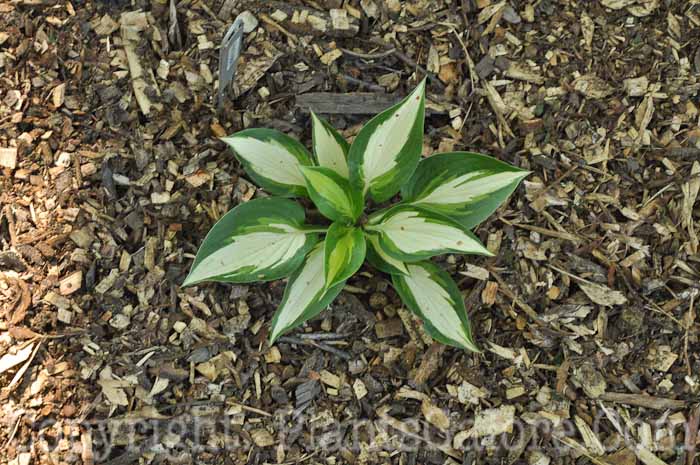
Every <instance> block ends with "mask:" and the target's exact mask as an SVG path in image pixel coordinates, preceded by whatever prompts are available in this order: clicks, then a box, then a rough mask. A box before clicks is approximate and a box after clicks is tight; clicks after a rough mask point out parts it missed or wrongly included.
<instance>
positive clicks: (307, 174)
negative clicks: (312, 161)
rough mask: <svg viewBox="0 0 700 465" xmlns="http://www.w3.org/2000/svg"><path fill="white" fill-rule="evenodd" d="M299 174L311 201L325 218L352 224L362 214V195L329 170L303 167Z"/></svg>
mask: <svg viewBox="0 0 700 465" xmlns="http://www.w3.org/2000/svg"><path fill="white" fill-rule="evenodd" d="M301 172H302V174H303V175H304V178H305V179H306V187H307V191H308V192H309V196H310V197H311V200H313V202H314V204H315V205H316V206H317V207H318V210H319V211H320V212H321V213H322V214H323V216H325V217H326V218H330V219H331V220H333V221H345V222H350V223H351V222H353V221H355V220H356V219H357V218H358V217H359V216H360V215H361V214H362V207H363V201H362V195H361V194H360V193H359V192H358V191H357V190H355V189H352V188H351V186H350V182H349V181H348V180H347V179H345V178H344V177H342V176H341V175H339V174H338V173H336V172H335V171H333V170H332V169H330V168H323V167H320V166H304V167H302V168H301Z"/></svg>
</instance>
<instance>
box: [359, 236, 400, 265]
mask: <svg viewBox="0 0 700 465" xmlns="http://www.w3.org/2000/svg"><path fill="white" fill-rule="evenodd" d="M365 239H366V240H367V261H368V262H369V263H370V264H371V265H372V266H373V267H375V268H376V269H378V270H379V271H383V272H384V273H389V274H408V270H407V269H406V264H405V263H404V262H402V261H401V260H397V259H395V258H394V257H392V256H391V255H389V254H388V253H386V251H385V250H384V249H383V248H382V246H381V245H380V244H379V236H377V235H376V234H366V235H365Z"/></svg>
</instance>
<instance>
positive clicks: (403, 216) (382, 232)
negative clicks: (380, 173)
mask: <svg viewBox="0 0 700 465" xmlns="http://www.w3.org/2000/svg"><path fill="white" fill-rule="evenodd" d="M365 229H366V230H367V231H368V232H369V234H377V235H378V240H379V244H380V246H381V247H382V249H383V250H384V251H385V252H386V254H387V255H390V256H391V257H394V258H395V259H397V260H401V261H405V262H415V261H418V260H423V259H425V258H429V257H432V256H435V255H439V254H443V253H465V254H466V253H468V254H478V255H489V256H490V255H493V254H492V253H491V252H489V251H488V249H486V247H484V246H483V244H481V242H480V241H479V239H478V238H477V237H476V236H475V235H474V234H473V233H472V232H471V231H469V230H467V229H466V228H464V227H463V226H462V225H460V224H459V223H457V222H455V221H453V220H451V219H449V218H447V217H445V216H443V215H440V214H438V213H435V212H432V211H430V210H427V209H425V208H421V207H417V206H413V205H397V206H396V207H393V208H391V209H389V210H388V211H387V212H386V213H383V214H380V215H377V216H375V217H373V218H371V219H370V222H369V223H368V224H367V225H366V226H365Z"/></svg>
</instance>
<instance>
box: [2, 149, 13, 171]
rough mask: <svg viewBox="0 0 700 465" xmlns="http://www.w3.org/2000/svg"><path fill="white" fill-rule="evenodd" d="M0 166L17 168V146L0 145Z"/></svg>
mask: <svg viewBox="0 0 700 465" xmlns="http://www.w3.org/2000/svg"><path fill="white" fill-rule="evenodd" d="M0 166H2V167H4V168H9V169H11V170H13V169H15V168H17V147H0Z"/></svg>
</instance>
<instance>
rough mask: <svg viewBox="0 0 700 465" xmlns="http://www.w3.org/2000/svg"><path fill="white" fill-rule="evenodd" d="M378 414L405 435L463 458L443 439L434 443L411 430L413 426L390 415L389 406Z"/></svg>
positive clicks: (459, 458) (460, 458) (445, 452)
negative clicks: (443, 441) (444, 442)
mask: <svg viewBox="0 0 700 465" xmlns="http://www.w3.org/2000/svg"><path fill="white" fill-rule="evenodd" d="M377 415H378V416H379V418H381V419H382V420H383V421H385V422H386V423H387V424H388V425H389V426H391V427H392V428H394V429H396V430H398V431H401V432H402V433H403V434H404V435H406V436H407V437H409V438H412V439H414V440H417V441H424V442H426V443H428V444H430V445H431V446H433V447H435V448H436V449H438V450H439V451H441V452H442V453H443V454H446V455H449V456H450V457H452V458H454V459H458V460H462V453H461V452H460V451H458V450H456V449H453V448H452V447H450V446H448V445H446V444H443V443H442V441H438V443H434V442H432V441H430V440H429V439H428V438H425V437H424V435H422V434H416V433H415V432H413V431H411V427H410V426H409V425H408V424H406V423H404V422H402V421H401V420H398V419H396V418H394V417H392V416H390V415H389V412H388V408H385V407H383V408H381V409H379V411H378V412H377Z"/></svg>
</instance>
